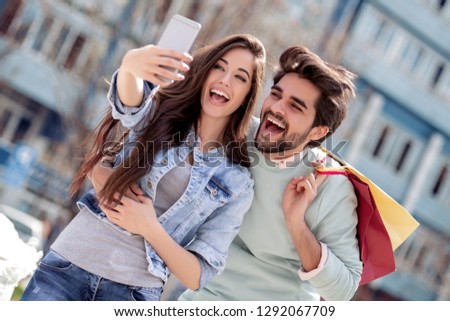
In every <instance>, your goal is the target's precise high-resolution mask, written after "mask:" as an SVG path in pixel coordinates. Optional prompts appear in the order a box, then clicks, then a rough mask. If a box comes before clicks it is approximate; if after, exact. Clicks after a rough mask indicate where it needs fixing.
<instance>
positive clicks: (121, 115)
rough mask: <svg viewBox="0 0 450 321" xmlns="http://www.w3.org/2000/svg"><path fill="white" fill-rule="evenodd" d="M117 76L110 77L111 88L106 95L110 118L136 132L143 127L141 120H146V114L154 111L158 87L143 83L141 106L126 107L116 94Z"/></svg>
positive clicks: (115, 74) (146, 82)
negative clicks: (110, 110) (110, 112)
mask: <svg viewBox="0 0 450 321" xmlns="http://www.w3.org/2000/svg"><path fill="white" fill-rule="evenodd" d="M117 74H118V71H116V72H115V73H114V75H113V76H112V79H111V86H110V87H109V91H108V95H107V98H108V102H109V104H110V105H111V108H112V116H113V118H114V119H117V120H120V121H121V123H122V125H123V126H124V127H126V128H128V129H133V130H134V131H138V130H139V129H140V128H141V127H142V126H143V122H142V120H143V119H145V118H146V116H147V115H148V113H151V112H153V111H154V104H155V101H154V99H153V97H154V96H155V94H156V92H157V91H158V89H159V87H158V86H154V85H153V84H152V83H150V82H148V81H144V99H143V100H142V103H141V105H140V106H136V107H130V106H126V105H124V104H123V103H122V102H121V101H120V98H119V94H118V92H117Z"/></svg>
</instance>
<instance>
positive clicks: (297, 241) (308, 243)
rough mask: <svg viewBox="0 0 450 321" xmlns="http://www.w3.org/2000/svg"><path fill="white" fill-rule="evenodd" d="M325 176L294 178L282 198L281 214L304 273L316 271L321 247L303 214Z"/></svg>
mask: <svg viewBox="0 0 450 321" xmlns="http://www.w3.org/2000/svg"><path fill="white" fill-rule="evenodd" d="M325 178H326V176H324V175H319V176H318V178H317V179H316V177H315V176H314V174H310V175H308V176H307V177H305V178H303V177H296V178H294V179H293V180H291V182H290V183H289V185H288V186H287V188H286V190H285V193H284V196H283V203H282V207H283V213H284V218H285V221H286V224H287V227H288V231H289V234H290V236H291V238H292V242H293V243H294V246H295V249H296V250H297V254H298V256H299V258H300V262H302V268H303V270H304V271H305V272H309V271H311V270H313V269H316V268H317V267H318V266H319V263H320V259H321V257H322V251H321V245H320V242H319V241H318V240H317V238H316V237H315V235H314V234H313V233H312V231H311V229H310V228H309V227H308V225H307V224H306V220H305V213H306V210H307V209H308V208H309V206H310V205H311V203H312V201H313V200H314V198H315V197H316V195H317V189H318V187H319V186H320V185H321V184H322V183H323V181H324V180H325Z"/></svg>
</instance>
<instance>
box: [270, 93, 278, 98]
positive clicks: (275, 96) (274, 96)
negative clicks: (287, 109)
mask: <svg viewBox="0 0 450 321" xmlns="http://www.w3.org/2000/svg"><path fill="white" fill-rule="evenodd" d="M270 95H271V96H272V97H273V98H278V99H279V98H280V94H279V93H277V92H275V91H272V92H271V93H270Z"/></svg>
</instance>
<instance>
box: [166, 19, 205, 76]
mask: <svg viewBox="0 0 450 321" xmlns="http://www.w3.org/2000/svg"><path fill="white" fill-rule="evenodd" d="M201 27H202V26H201V24H199V23H198V22H196V21H194V20H191V19H188V18H186V17H183V16H180V15H178V14H176V15H174V16H173V17H172V18H171V19H170V21H169V23H168V24H167V26H166V28H165V29H164V31H163V33H162V35H161V38H160V39H159V41H158V44H157V46H159V47H161V48H167V49H174V50H177V51H180V52H189V50H191V47H192V45H193V44H194V41H195V39H196V38H197V35H198V33H199V32H200V29H201ZM160 79H162V80H163V81H165V82H170V80H168V79H166V78H163V77H160Z"/></svg>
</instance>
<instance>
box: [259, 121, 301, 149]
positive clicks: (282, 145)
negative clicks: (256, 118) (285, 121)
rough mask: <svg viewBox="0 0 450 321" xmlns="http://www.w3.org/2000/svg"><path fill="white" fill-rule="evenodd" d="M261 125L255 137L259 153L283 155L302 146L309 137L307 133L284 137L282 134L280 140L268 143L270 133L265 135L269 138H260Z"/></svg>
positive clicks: (284, 134)
mask: <svg viewBox="0 0 450 321" xmlns="http://www.w3.org/2000/svg"><path fill="white" fill-rule="evenodd" d="M262 125H263V123H262V122H261V124H260V125H259V128H258V131H257V133H256V137H255V146H256V148H257V149H258V150H259V151H260V152H261V153H264V154H266V153H268V154H271V153H283V152H287V151H290V150H292V149H295V148H297V147H298V146H300V145H303V144H304V143H305V141H306V139H307V137H308V135H309V131H305V132H303V133H294V134H290V135H287V136H286V133H283V136H282V137H281V139H279V140H277V141H274V142H272V141H270V133H269V134H267V136H269V137H267V136H266V137H262V136H260V130H261V126H262Z"/></svg>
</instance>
